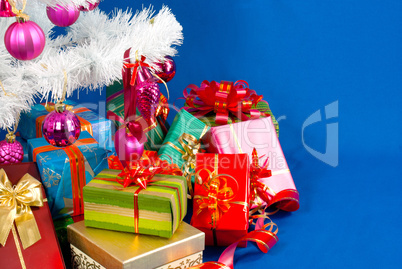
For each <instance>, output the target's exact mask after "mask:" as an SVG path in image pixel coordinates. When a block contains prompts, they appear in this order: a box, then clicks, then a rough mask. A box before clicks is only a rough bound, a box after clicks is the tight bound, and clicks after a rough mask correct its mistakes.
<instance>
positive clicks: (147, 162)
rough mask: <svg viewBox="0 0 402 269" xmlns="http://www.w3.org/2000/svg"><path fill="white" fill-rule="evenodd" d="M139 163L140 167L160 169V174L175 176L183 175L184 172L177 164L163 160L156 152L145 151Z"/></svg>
mask: <svg viewBox="0 0 402 269" xmlns="http://www.w3.org/2000/svg"><path fill="white" fill-rule="evenodd" d="M137 162H138V165H139V166H142V167H150V166H154V167H159V168H160V169H161V170H160V171H159V174H163V175H175V176H182V175H183V172H182V171H181V169H180V168H179V166H178V165H177V164H175V163H169V162H168V161H166V160H161V159H160V158H159V157H158V153H157V152H156V151H150V150H144V153H143V154H142V157H141V159H140V160H139V161H137Z"/></svg>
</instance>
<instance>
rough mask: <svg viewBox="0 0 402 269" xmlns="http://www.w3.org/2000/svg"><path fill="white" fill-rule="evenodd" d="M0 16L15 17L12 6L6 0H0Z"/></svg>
mask: <svg viewBox="0 0 402 269" xmlns="http://www.w3.org/2000/svg"><path fill="white" fill-rule="evenodd" d="M0 17H15V14H14V12H13V11H12V7H11V5H10V3H9V2H8V1H7V0H0Z"/></svg>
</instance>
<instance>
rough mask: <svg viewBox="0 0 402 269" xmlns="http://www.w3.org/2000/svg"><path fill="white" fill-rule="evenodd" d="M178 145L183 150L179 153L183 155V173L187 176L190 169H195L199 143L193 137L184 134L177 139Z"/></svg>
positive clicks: (199, 147)
mask: <svg viewBox="0 0 402 269" xmlns="http://www.w3.org/2000/svg"><path fill="white" fill-rule="evenodd" d="M179 143H180V145H181V146H182V147H183V150H184V151H182V152H181V153H182V154H183V156H182V159H183V160H184V161H185V163H184V164H183V165H184V167H183V172H184V173H185V174H189V173H190V169H194V168H195V162H196V155H197V153H198V152H199V151H200V149H201V143H200V141H199V140H198V139H197V138H195V137H194V136H193V135H190V134H187V133H184V134H182V135H181V136H180V137H179Z"/></svg>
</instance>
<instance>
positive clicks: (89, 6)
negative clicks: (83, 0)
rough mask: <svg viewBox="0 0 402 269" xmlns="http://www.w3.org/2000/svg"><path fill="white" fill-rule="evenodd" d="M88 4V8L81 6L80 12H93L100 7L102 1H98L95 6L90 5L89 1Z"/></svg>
mask: <svg viewBox="0 0 402 269" xmlns="http://www.w3.org/2000/svg"><path fill="white" fill-rule="evenodd" d="M87 3H88V7H84V6H80V8H79V10H80V11H84V12H87V11H92V10H94V9H95V8H97V7H98V6H99V3H100V0H97V1H96V2H95V3H94V4H92V3H90V2H89V1H87Z"/></svg>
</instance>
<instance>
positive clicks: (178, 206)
mask: <svg viewBox="0 0 402 269" xmlns="http://www.w3.org/2000/svg"><path fill="white" fill-rule="evenodd" d="M184 99H185V100H186V102H185V105H184V106H183V107H182V108H181V109H180V110H178V113H177V115H176V116H175V118H174V121H173V122H172V124H171V126H169V125H168V124H167V122H166V118H167V114H168V113H169V109H168V106H167V100H166V98H165V97H164V96H161V99H160V103H159V108H158V109H157V110H156V115H155V118H156V119H157V120H156V121H155V124H154V126H148V127H149V128H144V129H143V132H144V134H145V136H146V137H147V141H146V143H145V149H146V150H145V151H144V154H143V156H142V157H141V159H140V160H139V161H137V162H135V163H134V162H131V163H124V162H121V161H120V160H119V159H118V158H117V157H116V153H115V152H114V148H113V138H114V137H113V134H114V130H116V128H121V125H122V124H124V122H123V123H122V122H119V121H116V120H115V119H113V118H111V119H105V118H102V117H99V116H98V115H97V114H95V113H94V112H92V111H90V110H89V109H87V108H85V107H82V106H80V105H77V104H76V103H73V102H70V103H69V102H67V104H68V105H70V106H71V109H72V111H74V112H75V113H76V115H77V116H79V119H80V122H81V126H82V132H81V135H80V137H79V139H78V140H77V141H76V142H75V143H74V144H73V145H72V146H68V147H65V148H56V147H53V146H50V145H49V144H48V143H47V142H46V140H45V138H43V137H42V134H41V128H40V126H41V122H42V121H43V118H44V115H46V114H47V110H46V106H47V105H48V104H37V105H35V106H33V107H32V110H31V112H29V113H26V114H23V115H22V116H21V120H20V126H21V127H20V136H21V138H23V139H26V140H27V146H26V148H27V153H28V156H27V158H28V160H29V161H30V162H31V163H26V164H21V165H20V169H18V168H17V169H15V168H14V169H10V168H6V169H5V172H4V174H3V175H2V176H3V177H7V175H9V177H12V179H13V180H12V182H13V183H14V184H16V183H17V181H18V179H19V178H21V177H22V174H21V173H22V172H26V173H29V174H31V175H32V176H33V177H34V178H36V179H38V180H40V181H41V182H42V186H43V187H44V190H45V191H46V196H47V200H45V202H44V203H43V207H39V208H34V207H32V208H33V209H32V210H33V212H34V215H35V218H36V222H37V223H38V227H39V232H40V235H41V237H42V239H40V240H39V241H38V242H37V243H35V244H33V245H32V246H30V247H28V248H27V249H24V248H18V247H17V246H16V244H14V243H13V242H12V241H14V240H16V242H17V241H18V240H20V241H22V240H21V239H18V238H17V237H18V235H17V234H15V233H10V234H11V235H10V236H9V238H8V241H7V244H3V242H0V244H2V245H3V247H1V248H0V252H2V251H4V250H3V249H8V251H9V252H10V253H11V252H12V253H14V252H15V253H22V257H24V258H22V259H23V260H24V259H25V263H38V262H39V260H40V258H39V256H41V257H43V259H49V260H53V261H54V262H55V263H56V262H57V261H58V260H59V259H61V255H60V251H59V250H58V247H57V244H56V243H57V240H55V238H56V235H55V232H54V228H52V229H50V228H46V227H42V226H43V225H42V224H44V223H49V221H51V217H52V218H53V221H54V224H55V226H56V230H57V236H58V239H59V242H60V244H61V247H62V249H64V252H63V255H64V256H65V259H69V258H67V257H68V255H69V254H70V253H67V252H70V251H71V254H72V255H71V266H72V267H73V268H189V267H192V266H196V265H198V264H201V263H202V252H203V250H204V246H205V245H207V246H214V245H215V246H229V245H231V244H233V243H239V242H241V240H242V239H244V238H246V237H247V236H249V229H250V228H251V227H250V226H251V224H252V223H253V220H255V219H256V217H253V216H252V214H255V213H256V214H257V215H258V218H259V219H260V220H262V221H264V218H265V219H268V218H267V217H266V216H267V214H266V213H265V211H264V210H266V209H270V210H277V209H280V210H285V211H295V210H297V209H298V207H299V201H298V199H299V194H298V192H297V190H296V187H295V185H294V182H293V179H292V176H291V173H290V170H289V167H288V165H287V163H286V159H285V156H284V154H283V152H282V149H281V146H280V144H279V140H278V135H279V128H278V123H277V121H276V120H275V117H274V116H273V115H272V113H271V110H270V108H269V106H268V103H267V102H266V101H265V100H263V99H262V96H259V95H257V93H256V92H255V91H253V90H251V89H249V87H248V85H247V83H245V82H244V81H239V82H236V83H232V82H225V81H223V82H221V83H218V82H214V81H212V82H208V81H204V82H202V84H201V85H200V87H198V86H195V85H190V86H189V87H188V88H187V89H186V91H185V93H184ZM106 106H107V110H108V111H112V112H114V113H115V114H116V115H118V116H120V117H122V118H123V117H124V91H123V90H122V86H121V84H119V83H116V84H115V85H113V87H109V88H108V89H107V104H106ZM137 114H138V115H139V112H138V111H137ZM139 116H140V115H139ZM123 127H124V126H123ZM35 163H36V165H35ZM35 166H37V168H36V167H35ZM162 166H163V167H162ZM7 169H9V171H8V170H7ZM36 169H37V170H36ZM15 170H19V171H18V173H16V172H15ZM0 171H1V170H0ZM38 172H39V173H38ZM2 182H3V179H2ZM3 185H4V184H3ZM0 191H1V190H0ZM188 198H190V199H188ZM47 208H49V209H47ZM188 208H190V210H189V212H192V216H191V223H190V224H191V225H190V224H187V223H185V222H183V219H184V217H185V216H186V214H187V211H188ZM191 208H192V210H191ZM45 209H46V210H45ZM49 210H50V212H51V217H50V214H49ZM38 211H46V212H45V213H46V214H47V215H46V214H45V215H46V216H42V215H38V214H36V213H38ZM0 220H2V216H0ZM17 226H18V225H17ZM48 229H49V230H48ZM270 233H271V232H270ZM19 236H20V237H21V234H20V235H19ZM11 237H12V238H13V239H11ZM14 237H15V238H14ZM249 237H250V236H249ZM249 237H247V238H249ZM0 239H1V238H0ZM41 240H42V241H46V242H47V241H51V242H53V245H52V244H50V243H49V245H47V246H46V247H45V248H46V249H49V248H53V251H54V250H55V249H56V251H55V252H56V254H55V253H44V252H43V249H44V247H43V244H47V243H43V242H42V243H41V244H40V243H39V242H40V241H41ZM269 240H271V241H270V242H266V243H267V245H269V246H272V245H273V244H274V243H272V242H273V241H275V242H276V240H277V237H276V235H275V234H274V233H271V234H270V237H269ZM272 240H273V241H272ZM67 241H68V242H67ZM41 250H42V252H41ZM29 251H33V252H37V253H39V254H37V255H39V256H38V257H36V261H32V260H30V258H29V257H30V255H31V254H29ZM15 253H14V254H15ZM57 253H58V254H57ZM16 257H19V258H16V260H17V261H18V263H20V262H21V263H22V262H24V261H22V260H21V256H18V255H17V256H16ZM49 260H47V262H48V261H49ZM2 262H3V261H2V260H1V259H0V267H3V266H2V265H3V264H2ZM60 262H61V263H62V260H61V261H60ZM61 263H60V264H61ZM69 263H70V261H68V262H67V264H69ZM218 263H219V262H218ZM4 265H5V264H4ZM7 266H8V264H7ZM7 266H6V267H5V268H9V267H7ZM16 268H18V267H16ZM28 268H29V267H28ZM43 268H45V267H43ZM51 268H59V267H51Z"/></svg>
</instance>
